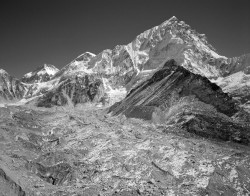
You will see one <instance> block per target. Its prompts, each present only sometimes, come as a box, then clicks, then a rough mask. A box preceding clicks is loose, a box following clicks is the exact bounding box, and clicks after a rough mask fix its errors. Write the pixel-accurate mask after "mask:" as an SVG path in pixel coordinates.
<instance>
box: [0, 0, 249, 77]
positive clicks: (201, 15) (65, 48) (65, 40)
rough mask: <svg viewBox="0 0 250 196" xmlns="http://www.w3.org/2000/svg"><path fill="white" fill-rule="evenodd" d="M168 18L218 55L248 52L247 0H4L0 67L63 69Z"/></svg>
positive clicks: (20, 70) (15, 71)
mask: <svg viewBox="0 0 250 196" xmlns="http://www.w3.org/2000/svg"><path fill="white" fill-rule="evenodd" d="M172 16H176V17H177V18H178V19H179V20H183V21H185V22H186V23H187V24H189V25H190V26H191V27H192V28H193V29H195V30H196V31H198V32H199V33H204V34H206V36H207V37H208V41H209V43H211V44H212V45H213V46H214V47H215V48H216V49H217V51H218V53H219V54H221V55H225V56H227V57H233V56H239V55H241V54H244V53H250V0H88V1H87V0H16V1H14V0H3V1H1V4H0V68H2V69H5V70H6V71H7V72H9V73H10V74H11V75H13V76H16V77H18V78H20V77H22V75H24V74H25V73H27V72H29V71H31V70H33V69H35V68H36V67H37V66H40V65H42V64H44V63H49V64H53V65H55V66H56V67H58V68H62V67H63V66H64V65H66V64H67V63H69V62H70V61H71V60H73V59H74V58H75V57H76V56H78V55H80V54H82V53H83V52H85V51H89V52H92V53H95V54H97V53H99V52H101V51H102V50H104V49H108V48H109V49H113V48H114V46H116V45H119V44H128V43H129V42H131V41H132V40H133V39H134V38H135V37H136V35H138V34H140V33H141V32H143V31H145V30H147V29H149V28H152V27H154V26H156V25H159V24H161V23H162V22H163V21H165V20H167V19H169V18H170V17H172Z"/></svg>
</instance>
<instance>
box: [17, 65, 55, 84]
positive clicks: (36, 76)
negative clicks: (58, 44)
mask: <svg viewBox="0 0 250 196" xmlns="http://www.w3.org/2000/svg"><path fill="white" fill-rule="evenodd" d="M58 71H59V69H57V68H56V67H55V66H54V65H50V64H44V65H42V66H39V67H37V68H36V69H35V70H34V71H32V72H29V73H27V74H25V75H24V76H23V78H22V79H21V81H22V82H23V83H28V84H32V83H38V82H47V81H49V80H50V79H51V78H52V77H53V76H54V75H55V74H56V73H57V72H58Z"/></svg>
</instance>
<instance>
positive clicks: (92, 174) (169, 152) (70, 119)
mask: <svg viewBox="0 0 250 196" xmlns="http://www.w3.org/2000/svg"><path fill="white" fill-rule="evenodd" d="M83 108H84V109H83ZM152 121H153V120H151V121H145V120H140V119H135V118H130V119H129V118H126V117H125V116H124V115H120V116H113V117H112V116H110V114H108V113H107V109H104V108H102V109H101V108H99V109H98V108H96V109H93V107H92V106H91V105H90V104H89V105H88V106H86V105H85V106H84V107H82V108H81V107H78V108H74V109H72V108H53V109H45V108H30V107H28V106H26V107H8V108H0V149H1V151H0V187H1V193H0V195H13V196H15V195H18V196H24V195H32V196H33V195H40V196H41V195H44V196H45V195H46V196H48V195H53V196H54V195H55V196H59V195H60V196H61V195H72V196H73V195H75V196H76V195H79V196H80V195H84V196H87V195H88V196H89V195H92V196H97V195H112V196H118V195H122V196H132V195H133V196H135V195H143V196H144V195H155V196H159V195H192V196H195V195H197V196H198V195H199V196H200V195H226V196H229V195H240V196H243V195H246V196H247V195H249V194H250V186H249V184H250V183H249V182H250V151H249V146H247V145H241V144H238V143H235V142H230V141H228V142H225V141H223V140H221V139H218V138H216V137H214V138H206V137H200V136H197V135H195V134H194V133H190V132H188V131H187V130H186V129H185V128H183V127H182V126H180V124H178V123H176V124H171V125H161V124H159V123H153V122H152Z"/></svg>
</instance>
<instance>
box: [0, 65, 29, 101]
mask: <svg viewBox="0 0 250 196" xmlns="http://www.w3.org/2000/svg"><path fill="white" fill-rule="evenodd" d="M25 91H26V86H25V85H24V84H23V83H22V82H20V81H19V80H18V79H16V78H14V77H12V76H10V75H9V74H8V73H7V72H6V71H5V70H3V69H0V100H1V101H3V102H9V101H18V100H20V99H22V98H23V96H24V94H25Z"/></svg>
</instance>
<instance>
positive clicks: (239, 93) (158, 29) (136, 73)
mask: <svg viewBox="0 0 250 196" xmlns="http://www.w3.org/2000/svg"><path fill="white" fill-rule="evenodd" d="M170 59H174V60H175V61H176V62H177V64H179V65H181V66H182V67H184V68H185V69H187V70H189V71H190V72H192V73H195V74H199V75H202V76H205V77H207V78H208V79H209V80H210V81H212V82H215V83H216V84H218V85H219V86H221V87H222V88H223V91H225V92H228V93H229V94H231V95H232V96H234V98H235V99H238V100H239V104H241V105H243V104H245V103H247V102H248V98H249V96H248V93H246V91H248V88H246V87H245V86H246V85H245V83H246V82H245V81H248V79H247V78H248V66H249V55H243V56H241V57H237V58H227V57H224V56H221V55H219V54H218V53H217V52H216V50H215V49H214V48H213V47H212V46H211V45H210V44H209V43H208V41H207V38H206V36H205V35H204V34H199V33H198V32H196V31H195V30H193V29H191V27H190V26H189V25H187V24H186V23H185V22H183V21H180V20H178V19H177V18H176V17H172V18H170V19H169V20H167V21H165V22H163V23H162V24H160V25H158V26H155V27H153V28H151V29H149V30H147V31H145V32H143V33H141V34H140V35H138V36H136V37H135V39H134V40H133V41H132V42H131V43H129V44H127V45H117V46H116V47H115V48H114V49H112V50H111V49H106V50H104V51H102V52H100V53H99V54H97V55H95V54H93V53H91V52H85V53H83V54H81V55H79V56H78V57H77V58H75V59H74V60H73V61H71V62H70V63H69V64H68V65H66V66H65V67H63V68H62V69H61V70H59V71H58V70H57V69H56V68H55V67H54V66H51V65H44V66H42V67H39V68H37V69H36V70H35V71H33V72H30V73H28V74H26V75H25V76H24V77H23V78H22V80H21V81H22V82H23V83H25V84H26V85H28V92H27V93H26V94H25V96H24V98H32V97H35V96H43V98H39V99H38V103H37V104H38V105H40V106H42V105H43V104H41V103H39V101H41V100H46V103H48V100H50V98H49V97H51V94H53V92H57V94H59V96H53V97H54V98H53V100H54V99H59V97H61V98H60V99H65V100H68V98H69V97H75V96H72V95H71V94H69V93H70V92H69V91H68V90H66V89H64V88H63V86H64V84H63V83H65V82H66V81H68V80H72V84H73V83H74V82H75V78H76V77H78V79H77V80H79V78H80V80H81V81H84V80H85V79H84V78H85V77H89V78H92V79H91V80H92V81H93V82H94V81H96V82H97V81H98V82H97V83H100V85H99V86H100V87H101V89H100V91H102V92H104V93H102V94H103V97H104V98H103V99H105V100H107V102H109V104H110V105H112V104H113V103H115V102H116V101H120V100H122V99H123V98H124V97H125V96H126V94H127V93H129V92H130V90H131V89H133V88H136V86H138V85H139V84H140V83H141V82H144V81H146V80H147V79H149V78H151V77H152V76H153V74H154V73H155V72H156V71H158V70H159V69H161V68H162V67H163V65H164V64H165V62H167V61H168V60H170ZM240 73H244V74H245V75H242V78H243V79H242V80H241V81H238V75H239V74H240ZM93 78H95V79H93ZM229 80H237V81H238V84H237V85H234V87H233V90H231V89H232V88H231V85H232V84H231V83H230V82H228V81H229ZM66 83H67V82H66ZM80 83H81V82H80ZM94 83H95V82H94ZM242 86H244V87H242ZM77 88H80V89H79V91H78V92H80V91H88V89H89V87H88V86H86V85H85V83H84V82H83V83H82V85H81V86H78V87H77ZM63 89H64V90H63ZM239 89H242V90H239ZM62 90H63V91H65V92H67V97H65V93H63V92H62ZM80 96H81V95H80ZM76 97H78V96H77V95H76ZM70 99H71V98H70ZM74 99H75V98H74ZM103 99H101V98H98V99H93V100H103ZM77 100H81V101H80V103H81V102H84V100H89V99H88V98H87V99H85V98H82V99H80V98H77ZM71 101H72V100H71ZM42 102H43V103H44V101H42ZM73 102H75V101H73ZM105 102H106V101H105ZM60 103H63V104H67V103H68V102H67V101H62V102H61V101H59V100H58V101H52V102H51V104H45V105H50V106H53V105H54V104H56V105H57V104H59V105H61V104H60ZM77 103H78V102H77Z"/></svg>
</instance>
